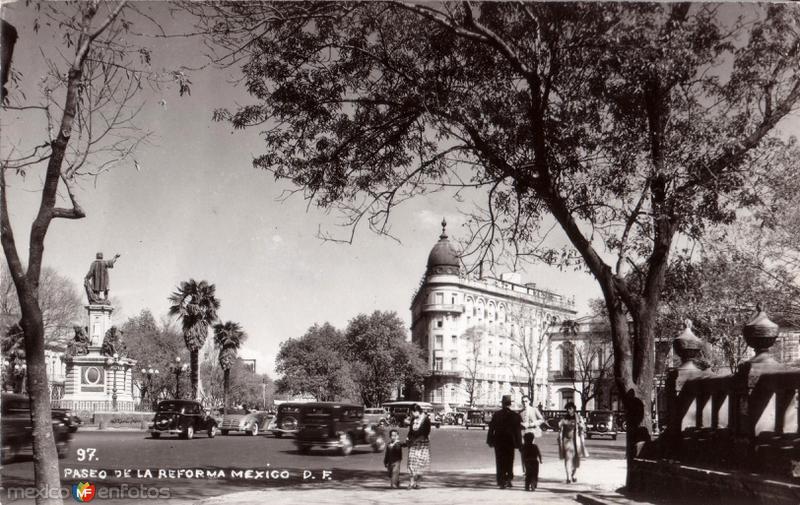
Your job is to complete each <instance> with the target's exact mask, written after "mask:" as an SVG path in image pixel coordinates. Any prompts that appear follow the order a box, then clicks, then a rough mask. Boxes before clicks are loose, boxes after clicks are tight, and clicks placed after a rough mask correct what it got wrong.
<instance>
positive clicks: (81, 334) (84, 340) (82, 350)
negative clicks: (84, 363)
mask: <svg viewBox="0 0 800 505" xmlns="http://www.w3.org/2000/svg"><path fill="white" fill-rule="evenodd" d="M72 329H73V330H74V331H75V337H74V338H73V339H72V342H70V343H69V344H68V345H67V356H83V355H86V354H89V345H90V344H91V342H92V339H91V338H90V337H89V328H86V327H81V326H73V327H72Z"/></svg>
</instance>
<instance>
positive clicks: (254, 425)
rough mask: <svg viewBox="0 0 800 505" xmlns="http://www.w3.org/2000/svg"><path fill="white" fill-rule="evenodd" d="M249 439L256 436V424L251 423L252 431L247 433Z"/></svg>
mask: <svg viewBox="0 0 800 505" xmlns="http://www.w3.org/2000/svg"><path fill="white" fill-rule="evenodd" d="M247 434H248V435H250V436H251V437H253V436H256V435H258V423H253V429H251V430H250V431H248V432H247Z"/></svg>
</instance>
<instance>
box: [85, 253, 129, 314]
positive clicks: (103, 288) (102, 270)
mask: <svg viewBox="0 0 800 505" xmlns="http://www.w3.org/2000/svg"><path fill="white" fill-rule="evenodd" d="M119 256H120V255H119V254H116V255H115V256H114V258H113V259H110V260H107V261H106V260H103V253H101V252H99V253H97V259H95V260H94V261H93V262H92V264H91V266H90V267H89V273H87V274H86V277H85V278H84V280H83V286H84V287H85V288H86V297H87V298H88V299H89V303H90V304H108V269H109V268H114V263H115V262H116V261H117V258H119ZM100 293H103V296H104V298H100Z"/></svg>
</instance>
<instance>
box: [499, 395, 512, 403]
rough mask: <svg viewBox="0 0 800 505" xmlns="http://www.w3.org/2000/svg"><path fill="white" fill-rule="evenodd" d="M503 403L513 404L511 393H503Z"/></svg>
mask: <svg viewBox="0 0 800 505" xmlns="http://www.w3.org/2000/svg"><path fill="white" fill-rule="evenodd" d="M501 403H502V404H503V405H511V395H503V400H502V402H501Z"/></svg>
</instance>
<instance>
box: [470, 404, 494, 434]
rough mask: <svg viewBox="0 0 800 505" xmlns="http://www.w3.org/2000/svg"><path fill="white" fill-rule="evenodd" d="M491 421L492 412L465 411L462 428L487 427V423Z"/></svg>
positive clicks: (484, 410)
mask: <svg viewBox="0 0 800 505" xmlns="http://www.w3.org/2000/svg"><path fill="white" fill-rule="evenodd" d="M491 420H492V411H491V410H486V409H471V410H468V411H467V415H466V420H465V422H464V427H465V428H466V429H470V428H479V427H480V428H483V429H484V430H485V429H486V427H487V426H489V421H491Z"/></svg>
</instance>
